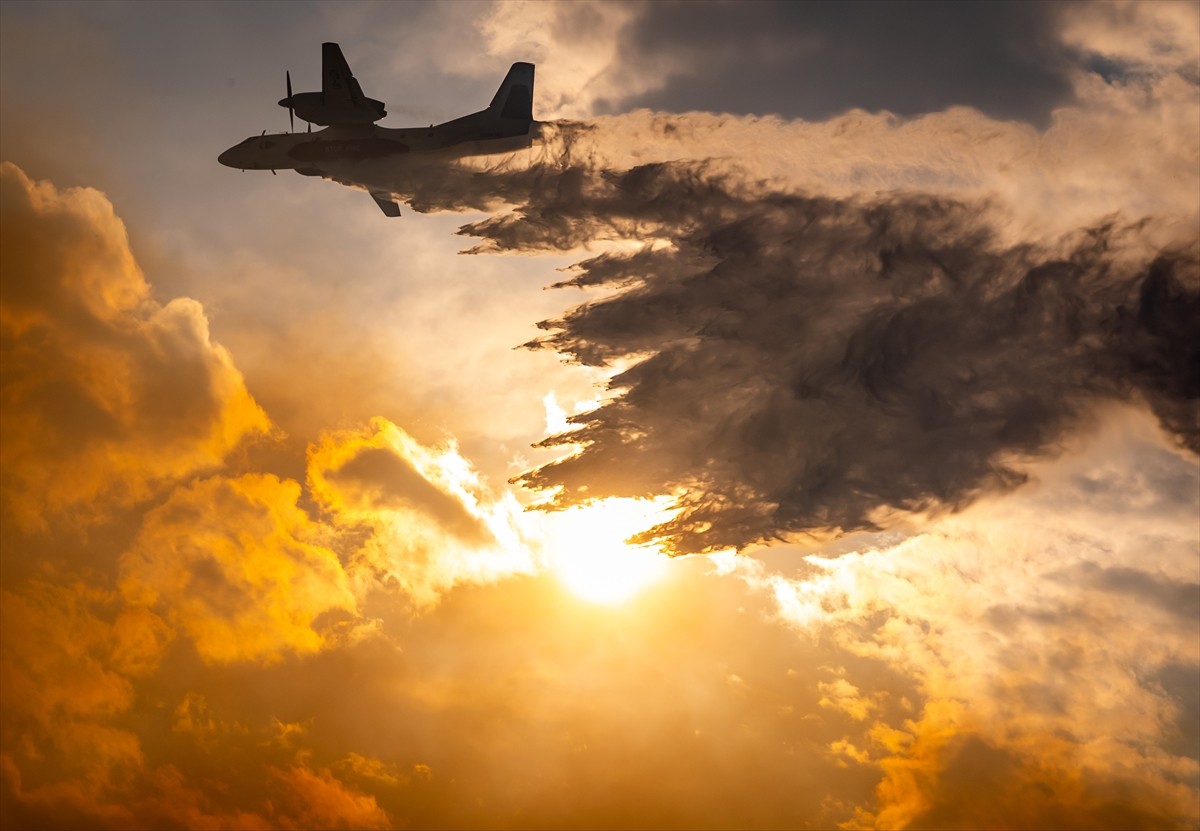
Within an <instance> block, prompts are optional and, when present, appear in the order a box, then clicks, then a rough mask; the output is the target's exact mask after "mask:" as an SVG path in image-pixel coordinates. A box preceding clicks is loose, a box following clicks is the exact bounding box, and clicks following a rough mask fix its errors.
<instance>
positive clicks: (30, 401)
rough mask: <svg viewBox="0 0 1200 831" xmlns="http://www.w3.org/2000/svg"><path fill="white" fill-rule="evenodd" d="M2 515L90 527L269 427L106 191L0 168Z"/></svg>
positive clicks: (27, 522) (193, 307)
mask: <svg viewBox="0 0 1200 831" xmlns="http://www.w3.org/2000/svg"><path fill="white" fill-rule="evenodd" d="M0 199H2V200H3V209H4V229H3V235H4V236H3V268H2V271H3V275H4V276H3V286H4V293H3V298H2V301H0V349H2V350H3V360H4V367H5V371H4V374H5V383H4V387H3V392H2V393H0V395H2V399H0V400H2V403H3V409H4V421H5V424H4V433H3V440H2V444H0V450H2V453H3V462H4V464H3V480H2V481H3V492H4V500H3V507H4V511H5V513H6V515H7V517H9V518H10V520H11V521H12V522H13V523H14V524H15V525H16V526H17V527H18V528H20V529H24V530H42V529H45V528H47V527H48V521H49V518H50V517H51V516H53V517H54V525H55V526H56V527H57V528H63V527H68V528H69V527H71V526H73V525H88V524H93V523H95V522H97V521H99V520H101V519H102V518H103V517H104V516H105V515H106V513H107V512H108V511H111V510H112V509H114V508H123V507H130V506H131V505H133V504H135V503H137V502H140V501H142V500H145V499H147V498H149V497H151V496H153V495H155V494H157V493H161V492H162V491H163V490H165V489H167V488H169V487H170V485H171V484H173V483H175V482H179V481H181V480H183V479H185V478H187V477H188V476H190V475H193V474H195V473H198V472H201V471H206V470H212V469H215V468H216V467H218V466H219V465H220V464H221V462H222V460H223V459H224V457H225V455H226V454H227V453H228V452H229V451H230V450H231V449H232V448H234V447H235V446H236V445H237V444H238V443H239V442H241V441H242V440H243V439H244V438H246V437H248V436H253V435H255V434H261V433H264V432H265V431H266V430H267V429H268V428H269V426H270V424H269V421H268V419H267V417H266V415H265V414H264V413H263V411H262V410H261V409H260V408H259V407H258V405H257V404H256V403H255V402H254V400H253V398H252V397H251V396H250V394H249V392H247V390H246V387H245V384H244V383H243V380H242V376H241V374H240V373H239V372H238V371H237V369H236V368H235V367H234V366H233V362H232V360H231V358H230V356H229V354H228V353H227V352H226V351H225V350H224V349H223V348H222V347H220V346H219V345H216V344H214V343H212V342H211V340H210V339H209V334H208V323H207V320H206V318H205V315H204V312H203V309H202V308H201V307H200V305H199V304H198V303H196V302H195V301H192V300H188V299H186V298H180V299H176V300H173V301H171V302H169V303H167V304H166V305H162V304H160V303H158V302H156V301H155V300H153V299H152V298H151V292H150V287H149V285H148V284H147V283H146V281H145V279H144V278H143V276H142V273H141V271H140V270H139V269H138V267H137V264H136V263H135V262H134V259H133V255H132V253H131V252H130V249H129V242H128V238H127V236H126V233H125V227H124V225H123V224H122V223H121V221H120V220H119V219H117V218H116V217H115V216H114V214H113V210H112V206H111V204H109V202H108V200H107V199H106V198H105V197H104V196H103V194H101V193H99V192H97V191H94V190H90V189H86V188H82V189H68V190H63V191H60V190H58V189H56V188H55V187H54V186H53V185H51V184H49V183H47V182H34V181H32V180H30V179H29V178H28V177H27V176H26V175H25V174H24V173H23V172H22V171H21V170H20V169H19V168H17V167H16V166H14V165H12V164H9V163H4V164H3V165H2V166H0Z"/></svg>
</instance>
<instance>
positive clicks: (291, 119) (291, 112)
mask: <svg viewBox="0 0 1200 831" xmlns="http://www.w3.org/2000/svg"><path fill="white" fill-rule="evenodd" d="M287 102H288V124H290V125H291V130H292V132H293V133H294V132H296V110H295V109H294V108H293V107H292V71H291V70H290V69H289V70H287Z"/></svg>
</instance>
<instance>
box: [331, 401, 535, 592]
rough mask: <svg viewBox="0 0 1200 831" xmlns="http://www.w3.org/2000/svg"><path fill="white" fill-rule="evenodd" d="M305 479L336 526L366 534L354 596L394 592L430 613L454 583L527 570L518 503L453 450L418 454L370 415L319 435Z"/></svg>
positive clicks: (528, 555) (417, 447)
mask: <svg viewBox="0 0 1200 831" xmlns="http://www.w3.org/2000/svg"><path fill="white" fill-rule="evenodd" d="M308 479H309V486H310V488H311V490H312V493H313V495H314V496H315V497H316V499H317V500H318V502H319V504H320V505H321V507H322V508H323V509H324V510H325V511H327V512H328V513H329V514H330V516H331V517H332V518H333V519H334V521H335V522H337V523H339V524H341V525H343V526H348V527H358V528H361V529H363V530H364V532H365V533H366V537H365V539H364V541H363V542H362V544H361V546H360V547H358V548H357V549H356V551H355V553H354V555H353V557H354V565H353V567H354V568H355V570H356V572H357V575H358V577H359V578H360V581H365V582H362V583H361V586H360V589H361V590H362V591H366V590H367V589H368V588H369V587H370V586H371V585H373V584H376V582H378V583H379V584H382V585H389V586H395V587H398V588H400V589H402V590H403V591H404V592H405V594H406V595H408V597H409V598H410V599H411V600H412V601H413V603H414V604H415V605H417V606H419V607H428V606H430V605H432V604H434V603H436V602H437V600H438V599H439V597H440V596H441V594H442V593H443V592H444V591H446V590H448V589H449V588H451V587H453V586H455V585H457V584H460V583H486V582H491V581H494V580H498V579H500V578H502V577H507V576H511V575H514V574H521V573H526V574H528V573H531V572H533V571H534V570H535V567H536V563H535V560H534V557H533V554H532V552H531V550H530V548H529V546H528V544H527V543H526V541H525V540H524V539H523V536H522V531H521V528H520V514H521V509H520V506H519V505H518V504H517V502H516V500H515V499H514V498H513V496H512V495H511V494H507V493H505V494H496V493H494V492H493V491H492V490H491V489H490V488H489V487H488V486H487V485H486V483H485V482H484V481H483V480H482V479H481V478H480V476H479V474H478V473H477V472H476V471H475V470H474V468H473V467H472V466H471V465H470V463H469V462H468V461H467V460H466V459H464V458H463V457H462V455H461V454H459V452H458V449H457V448H456V447H455V446H454V445H453V444H448V445H446V446H443V447H435V448H430V447H426V446H424V445H422V444H420V443H419V442H417V441H416V440H415V439H413V438H412V437H411V436H410V435H408V433H406V432H405V431H404V430H403V429H401V428H400V427H398V426H396V425H395V424H392V423H391V422H389V421H387V420H386V419H383V418H377V419H374V420H372V422H371V423H370V424H369V425H367V426H366V427H364V428H362V429H359V430H342V431H332V432H329V433H327V434H325V435H324V436H323V437H322V440H321V441H320V442H319V443H318V444H316V445H314V446H312V447H311V448H310V449H309V460H308Z"/></svg>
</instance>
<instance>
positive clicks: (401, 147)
mask: <svg viewBox="0 0 1200 831" xmlns="http://www.w3.org/2000/svg"><path fill="white" fill-rule="evenodd" d="M286 77H287V97H286V98H283V99H281V100H280V101H279V106H281V107H286V108H287V110H288V117H289V120H290V123H291V126H292V130H293V131H294V130H295V129H296V116H299V117H300V119H301V120H303V121H306V122H308V132H304V133H296V132H288V133H272V134H270V135H268V134H267V131H266V130H263V132H262V135H258V136H251V137H250V138H248V139H246V140H244V141H241V142H238V143H237V144H235V145H234V146H233V147H230V148H229V149H228V150H226V151H225V152H224V153H222V154H221V155H220V156H218V157H217V161H218V162H220V163H221V164H223V165H225V166H226V167H232V168H237V169H239V170H243V171H245V170H270V171H271V173H275V171H277V170H295V171H296V172H297V173H299V174H300V175H302V176H323V177H325V178H327V179H333V180H334V181H337V182H341V183H342V184H347V185H351V186H354V185H358V186H362V187H365V188H367V190H368V191H369V192H370V194H371V198H372V199H374V200H375V204H377V205H378V206H379V208H380V210H382V211H383V213H384V215H386V216H391V217H396V216H400V206H399V205H398V204H397V203H396V200H395V198H394V195H393V194H392V193H391V192H390V191H388V190H385V189H383V188H382V187H379V186H378V185H372V184H371V183H368V182H366V181H361V180H359V179H355V172H356V171H355V170H354V166H353V164H352V163H354V162H362V161H372V160H389V161H390V160H395V161H397V162H401V163H402V162H403V160H405V159H406V158H408V157H410V156H412V155H413V154H420V155H423V156H430V157H432V158H437V159H443V158H444V159H446V160H452V159H455V158H461V157H464V156H480V155H489V154H492V153H507V152H510V151H513V150H519V149H522V148H525V147H529V146H530V145H532V143H533V140H534V138H535V137H536V135H537V125H538V122H536V121H534V119H533V64H531V63H524V62H517V63H514V64H513V65H512V67H511V68H510V69H509V70H508V74H507V75H505V76H504V82H503V83H502V84H501V85H500V89H499V90H497V92H496V95H495V96H494V97H493V98H492V103H491V104H489V105H488V107H487V109H486V110H480V111H479V112H475V113H471V114H470V115H464V116H462V117H461V118H456V119H454V120H452V121H447V122H445V123H443V124H436V125H434V124H431V125H429V126H428V127H401V128H398V129H397V128H390V127H381V126H379V125H377V124H376V123H375V122H376V121H379V120H380V119H382V118H383V117H384V116H386V115H387V112H386V111H385V110H384V104H383V102H382V101H376V100H375V99H374V98H368V97H366V96H365V95H363V91H362V87H361V86H359V83H358V80H357V79H356V78H355V77H354V74H353V73H352V72H351V71H350V66H349V64H347V63H346V58H345V56H343V55H342V49H341V47H340V46H338V44H336V43H323V44H321V91H320V92H301V93H295V94H293V92H292V74H291V72H290V71H289V72H288V73H287V76H286ZM313 124H316V125H318V126H321V127H324V128H325V129H323V130H317V131H316V132H313V131H312V125H313Z"/></svg>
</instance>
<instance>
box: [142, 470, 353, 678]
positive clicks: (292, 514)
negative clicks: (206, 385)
mask: <svg viewBox="0 0 1200 831" xmlns="http://www.w3.org/2000/svg"><path fill="white" fill-rule="evenodd" d="M299 499H300V485H299V484H298V483H296V482H292V481H288V480H281V479H279V478H278V477H276V476H272V475H269V474H248V475H246V476H242V477H239V478H237V479H226V478H220V477H217V478H212V479H204V480H201V481H198V482H195V483H193V484H191V485H188V486H186V487H182V488H178V489H177V490H175V491H174V492H173V493H172V494H171V496H170V497H169V498H168V499H167V501H166V502H165V503H163V504H162V505H160V506H159V507H157V508H155V509H154V510H153V511H151V512H150V513H149V514H147V515H146V518H145V521H144V522H143V524H142V528H141V531H140V532H139V533H138V536H137V538H136V539H135V540H134V542H133V545H132V546H131V548H130V549H129V551H128V552H126V553H125V554H124V555H122V557H121V591H122V594H123V595H124V596H125V599H126V600H127V601H128V602H129V603H130V604H131V605H132V606H135V607H144V608H150V609H155V610H157V611H159V612H161V614H162V615H163V616H164V617H165V618H166V619H167V620H169V621H170V622H171V623H172V624H174V625H175V626H176V627H178V628H179V629H181V630H182V631H183V632H185V633H186V634H187V635H188V636H189V637H191V638H192V639H193V640H194V641H195V643H196V648H197V650H199V652H200V655H201V656H202V657H203V658H204V659H205V660H206V661H211V662H216V663H222V662H228V661H244V660H267V661H271V660H277V659H278V658H280V657H281V656H282V655H283V654H284V653H285V652H300V653H304V652H313V651H316V650H318V649H320V648H321V647H322V646H323V645H324V643H325V638H324V636H323V635H322V634H321V633H320V632H319V631H318V627H317V620H318V618H319V617H320V616H321V615H324V614H326V613H328V612H335V611H341V612H345V613H350V614H352V613H354V612H355V610H356V602H355V598H354V595H353V594H352V593H351V590H350V584H349V580H348V578H347V576H346V573H345V571H344V570H343V569H342V566H341V563H340V562H339V561H338V558H337V555H336V554H335V553H334V552H333V551H332V550H330V549H329V548H327V547H326V546H325V545H324V544H323V541H324V540H323V538H324V537H325V536H327V531H326V530H325V529H324V528H323V527H322V526H320V525H319V524H317V523H315V522H314V521H313V520H312V519H310V518H309V516H308V515H307V514H306V513H305V512H304V511H303V510H302V509H301V508H300V507H299V506H298V505H297V501H298V500H299Z"/></svg>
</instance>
